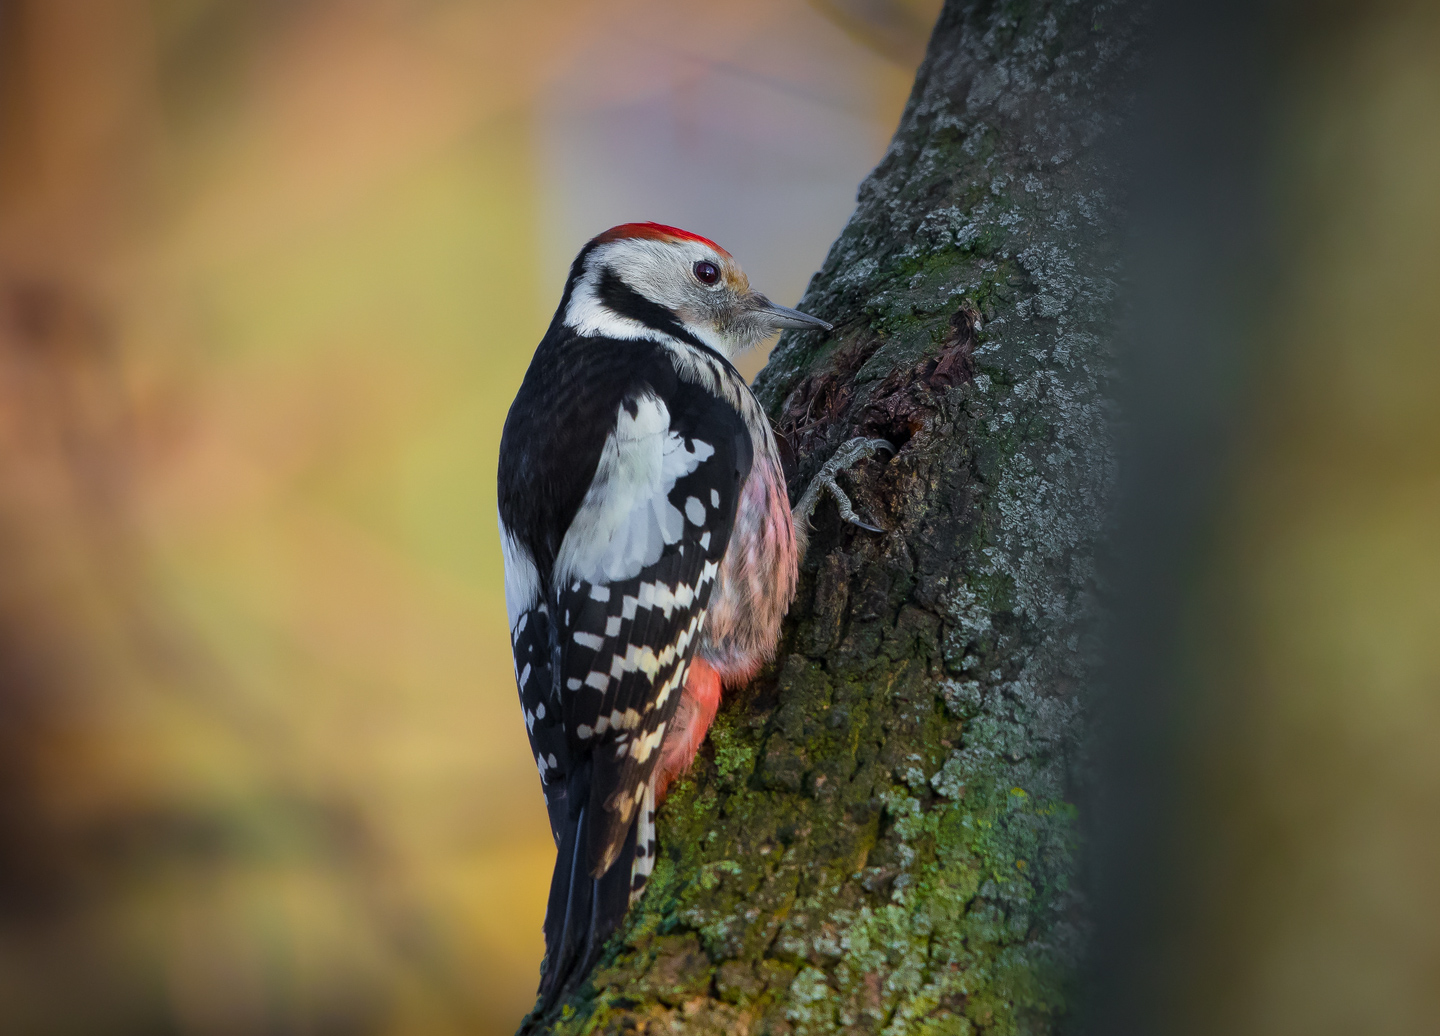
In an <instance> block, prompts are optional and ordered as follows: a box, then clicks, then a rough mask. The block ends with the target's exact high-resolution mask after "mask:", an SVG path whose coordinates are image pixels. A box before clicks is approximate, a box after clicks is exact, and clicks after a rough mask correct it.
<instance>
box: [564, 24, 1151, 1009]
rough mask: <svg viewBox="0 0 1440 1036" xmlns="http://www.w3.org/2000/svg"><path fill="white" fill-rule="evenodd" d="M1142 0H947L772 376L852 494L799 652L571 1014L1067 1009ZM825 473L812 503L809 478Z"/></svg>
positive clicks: (675, 800) (769, 382)
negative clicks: (852, 508)
mask: <svg viewBox="0 0 1440 1036" xmlns="http://www.w3.org/2000/svg"><path fill="white" fill-rule="evenodd" d="M1136 35H1137V22H1136V18H1135V15H1134V14H1133V12H1132V10H1131V9H1130V8H1129V7H1126V6H1119V5H1116V4H1113V3H1104V2H1099V3H1097V2H1076V3H1063V2H1055V3H1048V4H1047V3H1040V2H1036V3H1028V4H1027V3H989V4H987V3H960V2H950V3H947V4H946V6H945V8H944V10H943V12H942V14H941V16H940V20H939V23H938V24H937V26H936V29H935V32H934V35H933V37H932V40H931V44H930V48H929V51H928V54H927V57H926V60H925V62H924V64H923V65H922V66H921V68H920V71H919V74H918V76H917V79H916V84H915V89H914V92H913V94H912V96H911V99H910V102H909V104H908V106H907V108H906V110H905V113H904V116H903V118H902V121H901V124H900V127H899V129H898V131H897V133H896V136H895V139H894V142H893V143H892V145H891V147H890V149H889V151H888V152H887V153H886V155H885V158H884V159H883V161H882V162H881V164H880V165H879V167H878V168H877V169H876V170H875V172H874V173H873V174H872V175H871V176H870V177H869V178H868V179H867V180H866V181H865V183H864V184H863V185H862V186H861V188H860V192H859V204H858V207H857V210H856V212H855V215H854V216H853V218H852V219H851V221H850V223H849V225H848V226H847V227H846V228H845V230H844V232H843V233H842V235H841V237H840V239H839V240H838V241H837V242H836V244H835V245H834V247H833V248H832V249H831V252H830V255H829V257H828V258H827V260H826V262H825V265H824V268H823V269H822V270H821V272H820V273H819V274H818V275H817V276H816V278H815V279H814V281H813V282H812V284H811V286H810V289H809V291H808V292H807V294H806V297H805V299H804V300H803V302H802V306H803V308H805V309H806V310H808V311H810V312H814V313H818V314H820V315H823V316H825V317H827V318H828V319H830V320H832V321H833V322H835V324H836V325H837V330H836V332H835V333H834V334H833V335H831V336H829V337H825V338H821V337H819V336H816V335H794V336H789V337H787V338H786V339H784V340H782V341H781V343H780V344H779V346H778V347H777V349H776V351H775V353H774V355H773V357H772V359H771V360H770V363H769V365H768V366H767V367H766V368H765V370H764V371H763V372H762V373H761V375H760V377H759V379H758V381H757V390H758V392H759V394H760V396H761V399H762V400H763V401H764V403H765V404H766V406H767V407H768V408H769V410H770V412H771V414H772V416H773V418H774V419H775V421H776V424H777V426H778V428H779V429H780V431H781V432H782V433H783V434H784V436H785V437H786V439H787V440H788V441H789V443H790V444H791V446H792V447H793V448H794V450H795V453H796V456H797V458H798V471H797V478H796V480H795V482H794V483H793V484H792V493H793V492H795V491H796V490H797V489H798V488H801V487H803V485H804V484H805V480H806V479H807V478H808V477H810V476H811V475H812V474H813V473H814V471H815V470H816V469H818V467H819V466H820V464H821V463H823V461H824V460H825V459H826V458H827V457H828V456H829V455H830V453H831V452H832V451H833V450H834V448H835V447H836V446H837V445H838V444H839V443H841V442H843V441H844V440H846V439H848V438H850V437H852V436H855V435H872V436H883V437H885V438H888V439H889V440H890V441H892V442H893V443H895V445H896V446H897V447H899V450H898V453H897V454H896V456H894V458H893V459H888V460H885V459H880V460H874V461H868V462H866V463H865V464H864V465H862V466H861V467H860V468H859V469H858V470H857V471H856V472H855V473H854V478H852V479H851V480H850V485H851V487H852V488H853V490H854V494H853V496H854V499H855V503H856V505H857V509H858V510H859V511H860V512H861V513H862V515H868V516H869V517H871V518H872V519H874V520H877V521H878V522H879V523H881V524H884V525H885V526H886V527H887V529H888V530H889V531H887V532H885V533H882V534H874V533H869V532H865V531H862V530H859V529H855V528H853V527H850V526H842V525H841V523H840V522H839V520H838V518H837V515H836V513H835V510H834V508H833V507H832V506H830V505H828V504H824V505H822V506H821V508H820V511H819V513H818V514H817V515H816V518H815V526H816V530H815V533H814V536H813V538H812V543H811V547H810V552H809V555H808V557H807V559H806V561H805V564H804V566H803V569H802V586H801V591H800V595H799V598H798V599H797V601H796V603H795V606H794V607H793V609H792V611H791V616H790V619H789V621H788V625H787V630H786V634H785V637H784V640H783V643H782V645H781V650H780V653H779V656H778V659H777V661H776V663H775V665H774V666H773V668H772V669H771V670H770V671H769V672H767V673H766V674H764V675H762V677H761V678H760V679H758V680H757V681H756V682H755V683H754V685H753V686H752V687H750V688H749V689H747V690H746V691H744V692H742V693H739V694H734V695H732V696H730V697H729V698H728V700H727V701H726V703H725V704H724V706H723V707H722V711H721V715H720V717H719V719H718V721H717V723H716V725H715V727H714V729H713V731H712V733H711V735H710V739H709V744H708V746H707V748H706V749H705V750H704V752H703V754H702V758H701V759H700V760H699V761H698V763H697V766H696V768H695V770H694V772H693V774H692V775H691V778H690V779H689V780H687V781H685V782H682V783H681V784H680V785H679V786H677V788H676V790H675V791H674V793H672V795H671V797H670V799H669V800H668V802H667V803H666V805H665V807H664V810H663V812H662V814H661V823H660V830H661V838H662V854H661V859H660V861H659V863H658V866H657V868H656V871H655V875H654V877H653V878H652V880H651V883H650V888H649V890H648V891H647V893H646V896H645V898H644V900H643V901H642V903H641V904H640V905H639V906H638V907H637V908H636V909H635V910H634V911H633V912H632V916H631V919H630V921H629V924H628V926H627V928H626V931H625V933H624V936H623V945H621V946H619V947H618V949H617V951H616V952H615V953H614V954H612V955H611V957H610V958H609V959H608V960H606V961H605V962H603V963H602V965H601V967H600V968H599V969H598V970H597V972H596V973H595V975H594V976H593V979H594V988H593V990H591V991H589V992H588V993H587V995H586V997H585V998H582V999H581V1000H579V1001H578V1002H576V1003H572V1004H569V1005H567V1006H566V1007H565V1008H564V1009H563V1012H562V1014H561V1016H560V1017H559V1018H558V1019H556V1020H555V1022H554V1031H556V1032H558V1033H580V1032H591V1031H603V1032H620V1031H627V1030H631V1029H635V1028H638V1029H640V1030H644V1031H651V1032H660V1031H670V1030H677V1029H683V1031H686V1032H711V1031H715V1032H720V1031H726V1032H735V1033H760V1032H773V1033H782V1032H794V1033H819V1032H837V1031H845V1032H888V1033H902V1032H903V1033H910V1032H915V1033H920V1032H923V1033H934V1034H939V1033H954V1034H960V1033H972V1032H977V1031H987V1032H994V1033H1012V1032H1041V1031H1050V1030H1051V1029H1053V1028H1054V1026H1055V1025H1056V1024H1057V1022H1058V1019H1059V1018H1060V1017H1061V1016H1062V1015H1063V1013H1064V1012H1065V1010H1066V1008H1067V1005H1068V1004H1069V1003H1070V1001H1071V998H1072V977H1073V974H1074V969H1075V965H1076V962H1077V956H1078V953H1079V950H1080V947H1081V942H1082V939H1083V935H1084V930H1085V911H1084V906H1083V902H1082V901H1081V898H1080V896H1079V895H1078V893H1077V891H1076V887H1075V879H1076V849H1077V831H1078V810H1077V807H1076V805H1075V804H1074V801H1075V799H1076V794H1075V785H1076V779H1077V763H1078V761H1079V750H1080V735H1081V726H1082V717H1083V704H1084V701H1085V698H1086V688H1087V682H1088V681H1089V680H1090V675H1089V674H1090V672H1091V668H1092V665H1093V659H1092V654H1093V652H1092V651H1091V650H1090V646H1089V645H1090V643H1091V629H1090V627H1091V625H1092V623H1091V620H1092V618H1093V612H1094V608H1093V606H1092V603H1091V602H1092V600H1093V596H1094V594H1093V589H1094V587H1093V584H1094V575H1093V564H1094V556H1095V550H1096V543H1097V540H1098V537H1099V533H1100V528H1101V523H1102V519H1103V508H1104V496H1105V490H1106V487H1107V486H1108V485H1109V484H1110V481H1111V469H1112V466H1113V465H1112V461H1111V453H1110V449H1109V446H1108V433H1107V420H1108V414H1109V407H1108V405H1107V394H1108V389H1107V370H1108V366H1109V347H1108V343H1109V340H1110V332H1111V326H1112V321H1113V309H1114V305H1113V297H1114V278H1115V277H1116V264H1117V262H1118V253H1119V248H1118V244H1117V242H1116V236H1115V234H1114V233H1113V232H1112V231H1113V227H1114V221H1115V215H1116V180H1115V178H1114V175H1113V171H1112V165H1111V163H1109V162H1108V161H1107V157H1106V156H1107V148H1106V147H1105V143H1106V141H1107V139H1108V138H1109V136H1111V135H1112V134H1113V131H1114V129H1115V128H1116V126H1117V125H1118V124H1119V121H1120V119H1121V114H1120V113H1121V112H1123V111H1124V110H1125V108H1126V106H1127V104H1128V97H1127V90H1128V84H1129V83H1130V81H1131V77H1132V71H1133V66H1134V64H1135V50H1136V48H1135V45H1134V40H1135V37H1136ZM796 495H798V493H797V494H796Z"/></svg>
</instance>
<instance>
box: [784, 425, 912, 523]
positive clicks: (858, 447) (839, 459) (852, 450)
mask: <svg viewBox="0 0 1440 1036" xmlns="http://www.w3.org/2000/svg"><path fill="white" fill-rule="evenodd" d="M880 450H887V451H889V452H890V453H894V452H895V447H894V446H892V445H891V444H890V443H888V442H886V441H885V440H884V439H851V440H850V441H849V442H846V443H842V444H841V446H840V448H839V449H838V450H836V451H835V453H834V454H833V455H832V456H831V457H830V459H829V460H827V461H826V462H825V466H824V467H822V468H821V469H820V471H819V473H818V474H817V475H816V476H815V477H814V478H813V479H811V480H810V485H808V486H806V487H805V495H804V496H802V497H801V498H800V502H799V503H798V504H796V505H795V516H796V517H797V518H802V519H804V520H805V521H807V522H808V521H809V520H810V516H811V515H812V514H814V513H815V508H816V506H817V505H818V504H819V503H820V494H821V492H822V491H823V492H826V493H829V494H830V496H831V497H832V498H833V499H834V501H835V506H836V507H837V508H839V510H840V517H841V518H843V519H845V520H846V521H847V522H849V523H850V524H851V525H858V526H859V527H860V528H862V529H868V530H869V531H870V532H884V531H885V530H884V529H881V528H879V527H878V526H875V525H871V524H870V523H869V522H863V521H861V520H860V516H859V515H857V514H856V513H855V508H854V507H852V506H851V504H850V498H849V497H848V496H846V495H845V491H844V490H843V489H841V488H840V484H839V483H838V482H836V481H835V476H836V475H838V474H839V473H840V472H842V471H844V470H845V469H846V468H848V467H850V466H851V465H853V464H858V463H859V462H860V461H862V460H865V459H866V458H867V457H873V456H874V455H875V454H876V452H878V451H880Z"/></svg>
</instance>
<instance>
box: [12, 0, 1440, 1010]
mask: <svg viewBox="0 0 1440 1036" xmlns="http://www.w3.org/2000/svg"><path fill="white" fill-rule="evenodd" d="M1161 6H1163V5H1161ZM938 8H939V4H938V2H937V0H808V2H807V0H730V2H728V3H725V4H711V5H700V4H690V3H675V2H673V0H611V2H608V3H605V4H599V3H594V2H583V0H546V2H543V3H541V2H536V0H528V2H527V0H0V1032H4V1033H6V1034H7V1036H8V1033H10V1032H15V1033H20V1034H27V1036H28V1034H31V1033H36V1034H44V1036H48V1034H60V1033H65V1034H69V1033H84V1034H89V1033H106V1034H108V1033H126V1034H128V1033H134V1034H137V1036H138V1034H151V1033H177V1034H187V1036H188V1034H201V1036H210V1034H237V1036H238V1034H251V1033H304V1034H309V1033H336V1034H340V1033H346V1034H348V1033H380V1034H411V1033H414V1034H425V1036H429V1034H436V1036H445V1034H449V1033H482V1034H484V1033H502V1032H511V1031H513V1029H514V1027H515V1024H516V1022H517V1020H518V1019H519V1018H520V1016H521V1014H522V1013H523V1012H524V1011H525V1010H526V1009H527V1008H528V1007H529V1006H530V1004H531V1002H532V993H533V990H534V988H535V982H536V978H537V966H538V963H539V959H540V955H541V938H540V918H541V915H542V913H543V898H544V893H545V888H546V885H547V883H548V878H549V870H550V866H551V860H552V858H553V848H552V845H551V842H550V838H549V835H548V833H547V831H546V824H545V821H544V819H543V818H544V810H543V805H542V802H541V798H540V794H539V787H538V781H537V779H536V776H535V774H534V771H533V769H532V767H531V764H530V761H529V757H528V753H527V752H526V750H525V748H524V747H523V746H524V745H525V740H524V737H523V733H522V724H521V720H520V716H519V709H518V708H517V707H516V703H515V695H514V689H513V684H512V679H513V678H512V674H511V668H510V662H509V658H508V646H507V643H506V635H505V623H504V607H503V599H502V595H501V573H500V567H499V552H498V548H497V543H496V532H495V517H494V501H493V497H492V493H493V489H492V487H493V484H494V463H495V451H496V448H497V445H498V438H499V431H500V426H501V422H502V420H503V417H504V413H505V409H506V407H507V406H508V404H509V401H510V399H511V396H512V394H513V392H514V389H515V387H516V386H517V385H518V383H519V380H520V377H521V376H522V374H523V371H524V369H525V366H526V364H527V363H528V361H529V357H530V353H531V351H532V349H533V347H534V345H535V343H536V342H537V341H538V339H539V337H540V335H541V333H542V331H543V329H544V327H545V325H546V323H547V322H548V320H549V318H550V315H551V312H552V309H553V307H554V305H555V303H556V302H557V300H558V297H559V292H560V288H561V284H562V282H563V278H564V273H565V268H566V265H567V263H568V262H569V260H570V258H571V256H573V254H574V253H575V251H576V250H577V249H578V248H579V247H580V245H581V244H582V243H583V242H584V241H585V240H586V239H587V238H589V237H590V236H591V235H593V234H594V233H596V232H598V231H599V230H602V229H604V228H605V227H608V226H610V225H611V224H614V223H617V222H622V221H625V220H634V219H654V220H659V221H663V222H668V223H674V224H677V225H679V226H683V227H686V228H688V229H691V230H694V231H697V232H699V233H702V234H706V235H708V236H711V237H713V238H715V239H716V240H717V241H719V242H720V243H721V244H723V245H725V246H726V247H727V248H729V249H730V250H731V251H733V252H734V253H735V254H736V256H737V257H739V259H740V260H741V261H742V263H743V264H744V265H745V267H746V268H747V270H748V271H749V272H750V274H751V277H752V281H753V282H754V283H755V284H756V286H757V287H759V288H760V289H762V290H764V291H766V292H768V293H770V294H771V295H773V296H774V297H775V298H776V299H777V300H778V301H782V302H785V303H788V304H793V303H794V302H796V301H797V300H798V297H799V295H800V292H801V290H802V289H803V287H804V285H805V283H806V281H807V279H808V278H809V276H810V274H811V272H812V271H813V270H814V269H815V268H816V267H817V266H818V265H819V264H820V262H821V260H822V258H823V256H824V253H825V250H826V248H827V247H828V245H829V243H830V242H831V240H832V239H833V238H834V237H835V236H836V234H837V233H838V232H839V230H840V228H841V226H842V225H843V223H844V221H845V219H846V217H847V215H848V214H849V212H850V211H851V207H852V200H853V195H854V190H855V187H856V185H857V184H858V182H859V180H860V179H861V177H862V176H863V175H864V174H865V173H866V172H867V171H868V169H869V168H870V167H871V166H872V165H873V164H874V163H875V162H876V160H877V159H878V158H879V157H880V155H881V153H882V152H883V150H884V148H885V146H886V144H887V142H888V140H889V137H890V134H891V132H892V131H893V129H894V126H895V124H896V122H897V120H898V117H899V114H900V111H901V108H902V106H903V104H904V101H905V97H906V94H907V92H908V89H909V86H910V82H911V79H912V76H913V73H914V70H915V67H916V65H917V63H918V61H919V59H920V56H921V53H922V50H923V47H924V42H925V39H926V36H927V34H928V28H929V25H930V23H931V21H932V20H933V18H934V17H935V15H936V13H937V11H938ZM1022 8H1024V5H1017V6H1016V10H1017V11H1019V10H1021V9H1022ZM1172 9H1173V10H1175V11H1178V12H1180V13H1179V14H1176V15H1174V16H1173V17H1170V18H1168V19H1163V18H1162V19H1157V24H1158V25H1159V27H1160V33H1161V38H1162V43H1163V44H1164V45H1163V46H1162V47H1161V49H1160V50H1159V52H1158V53H1159V58H1158V59H1157V60H1156V61H1155V62H1154V65H1153V67H1152V71H1154V73H1155V74H1154V78H1153V81H1152V82H1151V83H1150V84H1149V88H1148V89H1147V90H1146V91H1144V92H1143V96H1142V97H1141V104H1140V107H1141V109H1142V111H1144V112H1146V113H1147V114H1146V115H1145V117H1144V118H1142V120H1141V122H1142V126H1141V128H1140V130H1139V131H1138V132H1137V133H1136V134H1135V135H1134V142H1135V143H1136V144H1137V145H1138V147H1139V149H1140V155H1141V157H1140V159H1139V160H1138V161H1139V165H1138V168H1139V171H1140V173H1141V177H1140V179H1141V180H1142V183H1143V185H1144V189H1142V190H1141V191H1140V199H1139V211H1140V212H1141V213H1142V214H1143V215H1144V216H1145V217H1146V218H1145V219H1142V220H1140V221H1138V230H1139V233H1138V235H1137V236H1138V238H1139V242H1138V244H1137V246H1136V247H1137V249H1138V250H1139V251H1138V252H1137V255H1136V259H1135V261H1134V262H1133V265H1132V269H1133V270H1134V271H1136V272H1137V273H1138V274H1140V276H1138V277H1137V278H1136V280H1137V282H1138V284H1139V288H1140V291H1139V293H1138V298H1139V300H1140V302H1141V305H1140V307H1139V314H1138V320H1137V326H1138V334H1137V335H1136V336H1135V340H1134V341H1133V342H1132V343H1131V346H1132V347H1131V350H1130V351H1129V352H1128V353H1127V354H1126V362H1127V363H1128V365H1129V366H1128V367H1127V372H1126V384H1127V392H1128V400H1127V402H1128V406H1129V408H1130V414H1131V418H1132V421H1133V427H1134V428H1135V429H1136V430H1137V434H1136V435H1135V436H1134V437H1133V439H1134V441H1132V442H1131V444H1130V449H1131V454H1130V456H1129V457H1128V459H1127V461H1126V466H1125V471H1126V481H1127V482H1128V484H1129V492H1130V498H1129V501H1128V504H1127V507H1128V510H1126V511H1125V512H1124V515H1123V520H1124V521H1125V522H1128V525H1127V526H1124V529H1125V531H1126V535H1125V536H1123V537H1122V542H1121V547H1122V550H1121V551H1120V554H1121V555H1122V556H1121V562H1122V563H1121V564H1119V565H1118V566H1117V570H1118V571H1119V573H1120V575H1119V577H1118V578H1117V597H1118V599H1119V601H1120V607H1119V610H1118V614H1119V616H1120V619H1121V621H1120V622H1119V623H1118V624H1117V626H1118V628H1119V633H1118V634H1117V636H1118V640H1117V643H1118V644H1119V646H1120V648H1121V650H1119V651H1116V652H1113V655H1114V656H1115V659H1116V664H1115V666H1114V669H1115V672H1113V673H1112V674H1111V678H1112V683H1113V688H1112V689H1113V691H1114V699H1113V701H1112V702H1111V703H1110V704H1111V706H1112V707H1111V711H1110V713H1109V714H1108V716H1107V721H1108V722H1109V724H1110V726H1109V730H1110V733H1111V737H1110V740H1109V741H1108V742H1106V743H1102V744H1100V745H1099V746H1097V749H1096V759H1097V762H1098V768H1099V770H1100V771H1101V774H1102V777H1103V780H1102V782H1101V783H1102V785H1103V787H1104V788H1105V789H1107V791H1106V794H1102V795H1101V796H1099V798H1100V804H1099V807H1098V808H1096V809H1094V810H1091V811H1089V812H1090V813H1091V814H1093V816H1094V817H1095V818H1096V822H1095V824H1094V827H1095V830H1096V835H1095V837H1096V841H1095V844H1096V845H1097V846H1098V852H1097V853H1096V854H1095V857H1094V859H1095V861H1096V868H1095V869H1096V871H1097V872H1098V875H1099V879H1098V881H1096V882H1095V885H1096V896H1097V900H1096V902H1097V903H1098V905H1097V907H1096V908H1095V916H1096V918H1097V919H1098V922H1099V923H1098V926H1097V927H1098V930H1099V934H1100V941H1101V945H1102V949H1104V950H1106V951H1107V952H1108V955H1109V956H1108V960H1109V963H1108V964H1106V965H1105V966H1104V967H1102V969H1101V971H1102V974H1101V975H1100V977H1099V978H1098V979H1097V981H1098V982H1099V985H1097V986H1096V987H1094V988H1098V989H1100V990H1101V991H1102V992H1101V995H1100V996H1099V997H1097V998H1096V999H1097V1001H1098V1002H1099V1003H1100V1014H1101V1018H1102V1022H1101V1024H1099V1025H1097V1026H1096V1028H1095V1029H1094V1031H1096V1032H1097V1033H1101V1032H1103V1033H1107V1034H1114V1033H1123V1032H1136V1033H1152V1032H1160V1031H1170V1032H1183V1033H1190V1032H1194V1033H1196V1034H1202V1033H1204V1034H1210V1033H1216V1032H1225V1033H1250V1032H1254V1033H1257V1034H1263V1036H1283V1034H1288V1033H1292V1032H1293V1033H1295V1034H1297V1036H1301V1034H1303V1036H1315V1034H1317V1033H1327V1034H1328V1033H1332V1032H1333V1033H1336V1034H1337V1036H1339V1034H1342V1033H1344V1034H1350V1033H1356V1032H1364V1033H1387V1034H1388V1033H1392V1032H1393V1033H1396V1034H1402V1033H1403V1034H1408V1033H1420V1032H1427V1031H1431V1030H1433V1029H1434V1027H1435V1018H1436V1017H1437V1016H1440V924H1437V923H1436V920H1437V918H1440V882H1437V881H1436V880H1435V875H1436V874H1437V873H1440V822H1437V818H1440V590H1437V588H1440V406H1437V404H1436V398H1437V387H1440V288H1437V285H1440V191H1437V190H1436V185H1437V184H1440V60H1437V58H1436V55H1437V54H1440V7H1437V5H1435V4H1434V3H1433V2H1430V0H1375V2H1370V3H1359V2H1354V0H1334V2H1327V3H1324V4H1313V5H1304V4H1295V3H1291V2H1288V0H1286V2H1281V0H1275V2H1273V3H1270V4H1264V5H1249V4H1243V3H1240V2H1239V0H1227V2H1224V3H1220V2H1218V0H1210V2H1206V0H1189V2H1188V3H1182V4H1177V5H1174V6H1173V8H1172ZM1093 31H1096V32H1102V33H1103V32H1104V25H1103V24H1102V23H1101V22H1097V23H1096V25H1095V27H1094V30H1093ZM762 362H763V355H760V354H757V355H755V356H752V357H750V358H749V361H748V362H747V365H746V371H747V373H753V372H754V371H755V370H757V369H758V368H759V366H760V364H761V363H762ZM1107 796H1108V797H1107ZM1107 969H1108V970H1107ZM1107 983H1108V984H1107ZM1106 1010H1109V1011H1110V1012H1111V1013H1110V1014H1109V1015H1108V1016H1107V1015H1106Z"/></svg>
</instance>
